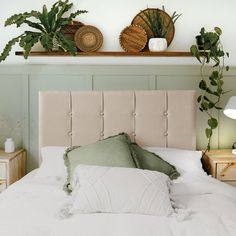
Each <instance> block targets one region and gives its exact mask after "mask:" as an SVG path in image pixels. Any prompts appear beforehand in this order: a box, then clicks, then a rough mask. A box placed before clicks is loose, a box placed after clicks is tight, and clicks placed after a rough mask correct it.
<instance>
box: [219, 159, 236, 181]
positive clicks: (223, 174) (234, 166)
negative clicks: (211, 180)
mask: <svg viewBox="0 0 236 236" xmlns="http://www.w3.org/2000/svg"><path fill="white" fill-rule="evenodd" d="M216 168H217V170H216V171H217V172H216V173H217V179H219V180H222V181H227V180H228V181H229V180H232V181H236V163H227V164H221V163H217V167H216Z"/></svg>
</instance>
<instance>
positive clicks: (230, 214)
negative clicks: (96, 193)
mask: <svg viewBox="0 0 236 236" xmlns="http://www.w3.org/2000/svg"><path fill="white" fill-rule="evenodd" d="M34 173H35V171H34V172H32V173H30V174H29V175H28V176H26V177H25V178H23V179H22V180H20V181H18V182H17V183H15V184H13V185H11V186H10V187H9V188H8V189H7V190H6V191H5V192H3V193H2V194H0V235H1V236H28V235H29V236H65V235H70V236H75V235H76V236H77V235H82V236H108V235H109V236H121V235H122V236H126V235H127V236H143V235H148V236H154V235H155V236H184V235H191V236H192V235H193V236H194V235H197V236H199V235H202V236H205V235H206V236H211V235H212V236H216V235H222V236H233V235H236V224H235V221H236V189H235V188H233V187H231V186H228V185H226V184H224V183H221V182H219V181H217V180H215V179H213V178H211V177H209V176H207V175H206V174H204V173H202V174H200V173H198V174H196V173H195V174H193V173H187V174H186V175H183V176H181V177H180V178H178V179H177V180H175V181H174V182H173V183H172V186H171V195H172V199H173V202H174V205H175V208H176V213H175V214H173V215H172V216H171V217H160V216H147V215H135V214H103V213H97V214H77V215H74V216H72V217H70V218H66V219H62V218H61V217H60V209H61V206H62V205H63V204H64V202H65V201H66V199H67V198H68V196H67V194H66V193H65V192H64V191H63V190H62V186H63V183H62V181H60V180H55V179H47V180H46V179H43V178H42V179H36V178H34Z"/></svg>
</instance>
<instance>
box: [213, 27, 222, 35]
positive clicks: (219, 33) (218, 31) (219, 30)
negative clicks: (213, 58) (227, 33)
mask: <svg viewBox="0 0 236 236" xmlns="http://www.w3.org/2000/svg"><path fill="white" fill-rule="evenodd" d="M214 29H215V32H216V33H217V34H218V35H222V30H221V29H220V28H219V27H215V28H214Z"/></svg>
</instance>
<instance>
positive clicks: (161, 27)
mask: <svg viewBox="0 0 236 236" xmlns="http://www.w3.org/2000/svg"><path fill="white" fill-rule="evenodd" d="M162 11H164V12H165V7H164V6H162ZM162 11H161V10H159V9H158V8H157V9H148V11H143V14H144V16H145V17H144V16H142V14H140V17H141V18H142V20H143V21H144V22H145V23H146V25H147V26H148V27H149V29H150V30H151V31H152V33H153V36H154V38H166V37H167V35H168V33H169V32H170V30H171V25H172V24H171V23H172V22H173V23H174V24H175V22H176V21H177V20H178V19H179V17H180V16H181V15H182V14H177V13H176V11H175V12H174V13H173V14H172V16H171V17H170V18H171V19H170V20H169V21H167V20H166V17H165V16H164V15H163V12H162Z"/></svg>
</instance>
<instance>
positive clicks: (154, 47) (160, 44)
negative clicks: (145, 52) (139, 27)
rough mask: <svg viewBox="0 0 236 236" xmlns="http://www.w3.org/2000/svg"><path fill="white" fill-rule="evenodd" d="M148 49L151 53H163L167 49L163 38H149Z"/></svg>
mask: <svg viewBox="0 0 236 236" xmlns="http://www.w3.org/2000/svg"><path fill="white" fill-rule="evenodd" d="M148 48H149V51H151V52H163V51H165V50H166V49H167V41H166V39H165V38H151V39H149V42H148Z"/></svg>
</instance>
